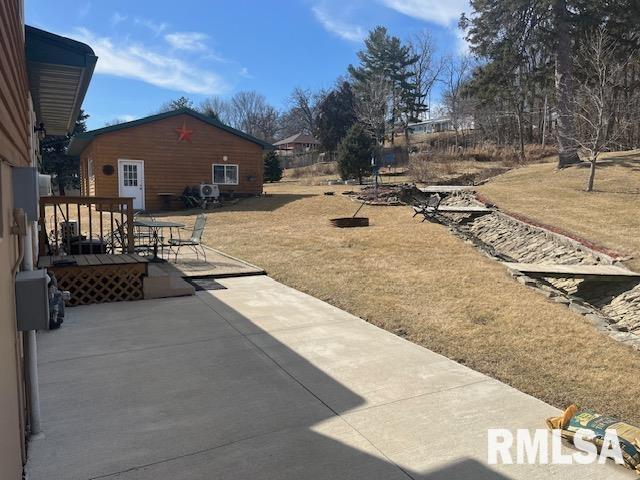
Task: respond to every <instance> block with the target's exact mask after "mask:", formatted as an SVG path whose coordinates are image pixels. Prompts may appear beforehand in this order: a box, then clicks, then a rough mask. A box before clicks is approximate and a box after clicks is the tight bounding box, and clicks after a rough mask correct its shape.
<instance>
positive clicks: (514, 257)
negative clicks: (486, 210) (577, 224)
mask: <svg viewBox="0 0 640 480" xmlns="http://www.w3.org/2000/svg"><path fill="white" fill-rule="evenodd" d="M442 203H443V204H445V205H457V206H462V205H482V204H481V203H480V202H478V201H477V200H476V199H475V197H474V196H473V195H472V194H470V193H458V194H455V195H451V196H449V197H447V198H446V199H445V200H443V202H442ZM443 217H444V215H443ZM445 218H446V219H447V222H448V223H450V225H452V226H455V227H456V228H455V230H456V231H457V232H458V233H464V234H465V236H467V237H471V238H474V239H477V240H479V241H480V242H479V244H480V245H484V246H488V247H489V248H487V249H486V250H489V251H490V253H491V254H492V255H493V256H497V257H499V258H501V259H507V260H509V261H515V262H521V263H547V264H563V265H578V264H583V265H598V264H603V265H611V264H612V263H614V261H613V259H612V258H611V257H609V256H607V255H605V254H603V253H600V252H597V251H594V250H592V249H589V248H587V247H585V246H584V245H582V244H580V243H579V242H577V241H576V240H573V239H570V238H567V237H564V236H562V235H559V234H556V233H554V232H550V231H548V230H545V229H543V228H540V227H537V226H534V225H530V224H527V223H525V222H523V221H521V220H518V219H515V218H513V217H510V216H508V215H506V214H503V213H501V212H495V213H491V214H488V215H484V216H482V217H479V218H476V219H475V220H470V219H469V218H466V217H465V216H464V215H460V214H455V215H447V216H446V217H445ZM544 282H545V283H546V284H547V285H548V286H550V287H552V288H553V289H557V290H558V291H560V292H562V293H563V294H565V295H566V297H567V299H568V300H567V302H566V303H567V305H571V306H573V307H575V308H574V310H576V311H579V310H581V309H582V310H584V311H583V312H581V313H583V314H585V315H587V316H588V315H590V314H591V312H597V314H601V315H602V316H603V318H605V319H606V320H607V322H608V323H609V324H611V325H612V326H613V329H614V330H616V331H618V332H632V333H634V334H637V335H640V284H638V282H635V281H634V282H627V283H617V282H595V281H585V280H579V279H552V278H547V279H544ZM523 283H524V284H526V285H532V286H533V284H536V283H539V282H535V281H530V282H527V281H523ZM547 293H548V292H547ZM583 302H584V304H586V306H585V307H584V308H582V307H579V305H580V304H583Z"/></svg>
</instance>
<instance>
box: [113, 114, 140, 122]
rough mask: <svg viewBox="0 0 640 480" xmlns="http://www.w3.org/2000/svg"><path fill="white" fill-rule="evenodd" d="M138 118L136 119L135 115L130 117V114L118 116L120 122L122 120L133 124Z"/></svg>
mask: <svg viewBox="0 0 640 480" xmlns="http://www.w3.org/2000/svg"><path fill="white" fill-rule="evenodd" d="M136 118H138V117H136V116H135V115H128V114H125V115H118V120H122V121H123V122H132V121H133V120H135V119H136Z"/></svg>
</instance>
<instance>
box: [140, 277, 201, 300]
mask: <svg viewBox="0 0 640 480" xmlns="http://www.w3.org/2000/svg"><path fill="white" fill-rule="evenodd" d="M142 283H143V284H142V289H143V292H144V298H145V299H151V298H169V297H183V296H187V295H194V294H195V293H196V289H195V288H194V286H193V285H191V284H190V283H187V282H185V281H184V280H183V279H182V278H180V277H178V276H175V275H149V276H148V277H145V278H144V280H143V282H142Z"/></svg>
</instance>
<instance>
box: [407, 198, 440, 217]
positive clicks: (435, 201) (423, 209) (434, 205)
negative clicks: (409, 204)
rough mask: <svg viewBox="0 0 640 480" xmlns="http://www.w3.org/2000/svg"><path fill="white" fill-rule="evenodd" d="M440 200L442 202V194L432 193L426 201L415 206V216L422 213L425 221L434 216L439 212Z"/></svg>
mask: <svg viewBox="0 0 640 480" xmlns="http://www.w3.org/2000/svg"><path fill="white" fill-rule="evenodd" d="M440 202H442V198H441V197H440V195H438V194H437V193H436V194H434V195H431V196H430V197H429V198H428V199H427V201H426V203H423V204H420V205H414V206H413V211H414V214H413V216H414V217H415V216H416V215H422V216H423V218H422V221H423V222H424V221H425V220H428V219H432V218H434V217H435V216H436V214H437V213H438V208H439V207H440Z"/></svg>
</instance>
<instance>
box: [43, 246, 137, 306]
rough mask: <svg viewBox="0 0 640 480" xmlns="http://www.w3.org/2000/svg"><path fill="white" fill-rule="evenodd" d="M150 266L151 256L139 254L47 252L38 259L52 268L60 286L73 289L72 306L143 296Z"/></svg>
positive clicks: (44, 265)
mask: <svg viewBox="0 0 640 480" xmlns="http://www.w3.org/2000/svg"><path fill="white" fill-rule="evenodd" d="M62 261H65V262H69V261H74V262H75V263H74V264H72V263H67V264H62V263H60V262H62ZM147 266H148V262H147V260H146V259H144V258H142V257H139V256H137V255H107V254H95V255H66V256H58V255H55V256H49V255H43V256H41V257H40V258H39V259H38V267H39V268H46V269H47V270H49V271H50V272H52V273H53V274H54V275H55V277H56V279H57V280H58V286H59V288H60V289H61V290H68V291H69V292H70V293H71V299H70V300H69V302H68V305H69V306H75V305H88V304H92V303H106V302H119V301H124V300H141V299H142V298H143V289H142V282H143V279H144V277H145V276H146V275H147V272H148V269H147Z"/></svg>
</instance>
